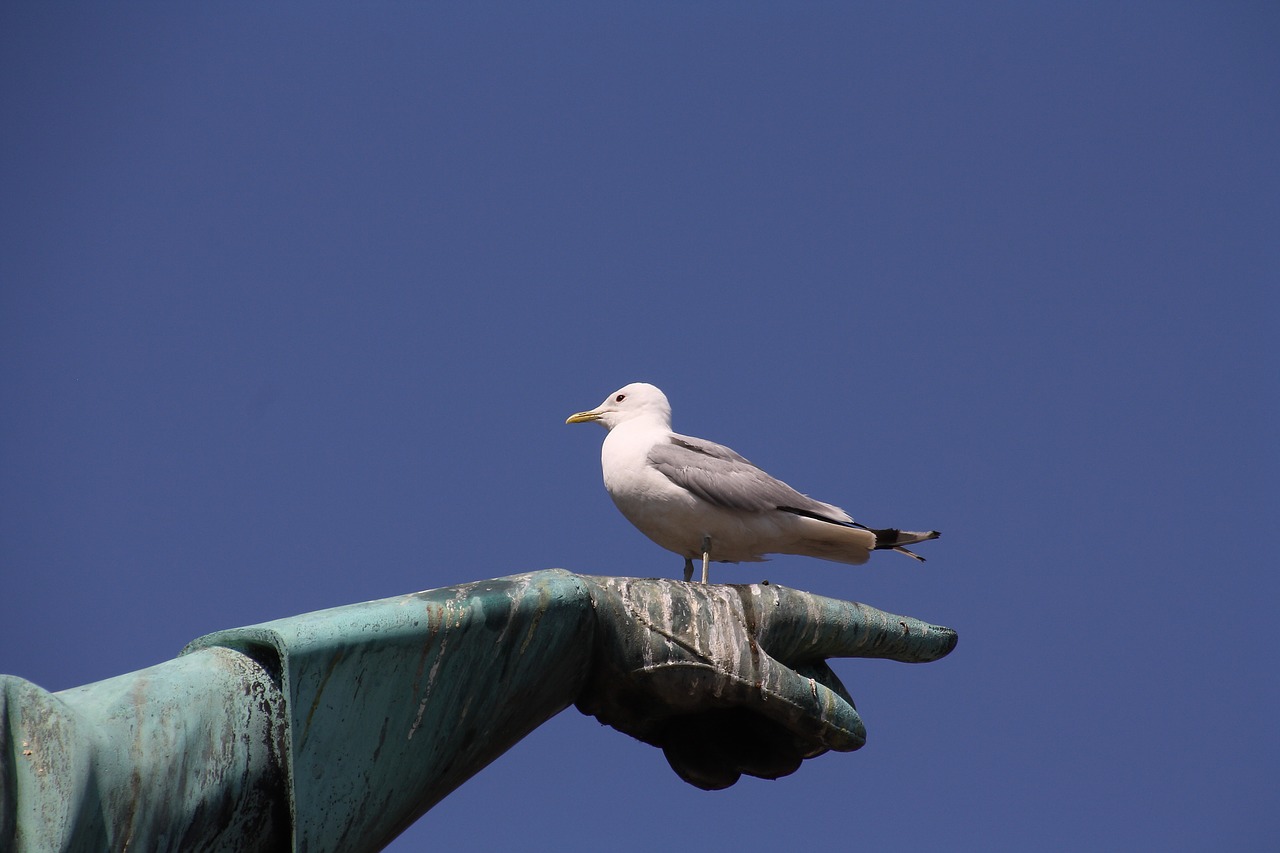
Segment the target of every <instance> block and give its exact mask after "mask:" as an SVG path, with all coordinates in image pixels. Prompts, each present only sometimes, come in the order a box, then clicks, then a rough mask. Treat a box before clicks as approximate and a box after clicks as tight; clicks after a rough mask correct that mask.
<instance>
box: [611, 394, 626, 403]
mask: <svg viewBox="0 0 1280 853" xmlns="http://www.w3.org/2000/svg"><path fill="white" fill-rule="evenodd" d="M625 399H627V395H626V394H619V395H618V396H616V397H614V398H613V402H615V403H621V402H622V401H623V400H625Z"/></svg>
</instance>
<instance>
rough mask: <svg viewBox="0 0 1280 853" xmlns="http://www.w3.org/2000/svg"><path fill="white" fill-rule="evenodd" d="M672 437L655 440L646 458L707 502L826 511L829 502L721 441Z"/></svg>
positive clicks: (763, 509) (752, 508) (739, 507)
mask: <svg viewBox="0 0 1280 853" xmlns="http://www.w3.org/2000/svg"><path fill="white" fill-rule="evenodd" d="M671 442H672V443H671V444H658V445H654V447H653V449H652V450H650V451H649V464H651V465H653V467H654V468H656V469H658V471H659V472H660V473H661V474H662V475H663V476H665V477H666V478H667V479H668V480H670V481H671V482H672V483H675V484H676V485H677V486H679V487H680V488H682V489H686V490H687V491H690V492H692V493H693V494H695V495H697V496H698V497H699V498H702V499H703V500H704V501H707V502H708V503H711V504H714V505H716V506H718V507H723V508H724V509H734V510H744V511H746V512H767V511H769V510H776V509H786V510H790V511H795V510H801V511H802V514H806V515H807V514H813V515H818V516H829V515H830V512H831V509H832V507H830V506H828V505H827V504H824V503H821V502H819V501H815V500H814V499H813V498H810V497H808V496H806V495H802V494H800V493H799V492H797V491H796V490H795V489H793V488H791V487H790V486H788V485H787V484H786V483H784V482H782V481H781V480H778V479H775V478H773V477H770V476H769V475H768V474H766V473H765V472H764V471H761V470H760V469H759V468H757V467H756V466H754V465H752V464H751V463H750V462H748V461H747V460H746V459H745V458H744V457H743V456H741V455H740V454H738V453H736V452H734V451H733V450H730V449H729V448H728V447H725V446H724V445H723V444H716V443H715V442H712V441H703V440H702V439H700V438H690V437H689V436H685V435H675V436H672V438H671ZM832 520H834V519H832Z"/></svg>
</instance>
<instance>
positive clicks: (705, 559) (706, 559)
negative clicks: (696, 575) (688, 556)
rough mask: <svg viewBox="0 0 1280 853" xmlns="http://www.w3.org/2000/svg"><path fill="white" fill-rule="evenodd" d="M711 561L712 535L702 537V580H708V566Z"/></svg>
mask: <svg viewBox="0 0 1280 853" xmlns="http://www.w3.org/2000/svg"><path fill="white" fill-rule="evenodd" d="M710 563H711V537H710V536H703V537H702V582H703V583H706V582H707V566H708V565H709V564H710Z"/></svg>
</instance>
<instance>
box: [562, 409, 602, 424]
mask: <svg viewBox="0 0 1280 853" xmlns="http://www.w3.org/2000/svg"><path fill="white" fill-rule="evenodd" d="M598 420H600V413H599V412H597V411H595V410H592V411H590V412H578V413H577V414H576V415H569V418H568V420H566V421H565V423H567V424H585V423H589V422H591V421H598Z"/></svg>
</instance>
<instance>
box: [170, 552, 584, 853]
mask: <svg viewBox="0 0 1280 853" xmlns="http://www.w3.org/2000/svg"><path fill="white" fill-rule="evenodd" d="M593 631H594V613H593V610H592V607H591V602H590V599H589V597H588V595H587V592H586V590H585V588H584V586H583V584H582V582H581V581H580V580H579V579H578V578H577V576H575V575H572V574H570V573H569V572H564V571H558V570H552V571H543V572H534V573H531V574H528V575H518V576H514V577H510V578H499V579H496V580H489V581H481V582H478V583H473V584H466V585H463V586H458V587H450V588H445V589H439V590H431V591H429V592H422V593H415V594H411V595H405V596H398V597H396V598H389V599H383V600H381V601H373V602H368V603H365V604H354V605H349V606H346V607H340V608H336V609H333V610H327V611H320V612H318V613H311V614H305V615H302V616H297V617H293V618H290V619H282V620H279V621H277V622H270V623H267V624H264V625H259V626H254V627H251V628H243V629H238V630H235V631H227V632H222V633H219V634H214V635H211V636H209V637H204V638H201V639H200V640H197V641H196V642H195V643H193V644H192V646H191V647H190V648H191V649H199V648H206V647H209V646H214V645H217V646H227V647H230V648H234V649H238V650H241V651H244V652H246V653H247V654H250V655H252V656H254V657H255V658H257V659H259V660H262V661H263V662H264V664H265V665H266V666H267V667H268V668H269V669H274V670H275V671H277V672H279V673H280V674H281V686H282V689H283V691H284V695H285V697H286V705H287V707H288V717H289V723H290V724H289V726H288V728H289V732H290V745H289V754H290V756H291V759H292V760H291V775H292V781H293V784H292V790H293V810H294V814H295V825H296V840H297V842H298V843H299V845H300V846H301V845H302V844H303V842H306V843H307V844H308V845H309V846H310V848H311V849H332V848H342V849H370V850H376V849H379V848H380V847H382V846H383V845H385V844H386V843H387V842H388V841H390V839H391V838H393V837H394V836H395V835H396V834H398V833H399V832H401V831H402V830H403V829H404V828H405V827H407V826H408V825H409V824H411V823H412V822H413V821H414V820H416V819H417V818H418V817H419V816H421V814H422V813H423V812H425V811H426V810H427V809H429V808H430V807H431V806H433V805H434V804H435V803H437V802H439V801H440V800H441V799H442V798H443V797H445V796H446V795H447V794H448V793H449V792H450V791H452V790H454V789H455V788H457V787H458V786H459V785H461V784H462V783H463V782H465V781H466V780H467V779H469V778H470V777H471V776H472V775H474V774H475V773H477V772H478V771H479V770H481V769H482V768H484V767H485V766H486V765H487V764H489V762H491V761H493V760H494V759H495V758H497V757H498V756H499V755H501V754H502V753H503V752H505V751H506V750H507V749H509V748H510V747H511V746H512V745H513V744H515V743H516V742H517V741H519V740H520V739H521V738H523V737H524V736H525V735H526V734H528V733H529V732H530V731H532V730H533V729H535V728H537V727H538V726H539V725H541V724H542V723H543V722H545V721H546V720H548V719H550V718H551V717H552V716H554V715H555V714H557V713H559V712H560V711H561V710H563V709H564V708H566V707H568V706H569V705H570V704H572V703H573V702H574V700H575V699H576V698H577V695H578V693H579V691H580V690H581V686H582V683H583V681H584V679H585V677H586V671H587V664H588V662H589V659H590V654H591V648H592V636H593Z"/></svg>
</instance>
